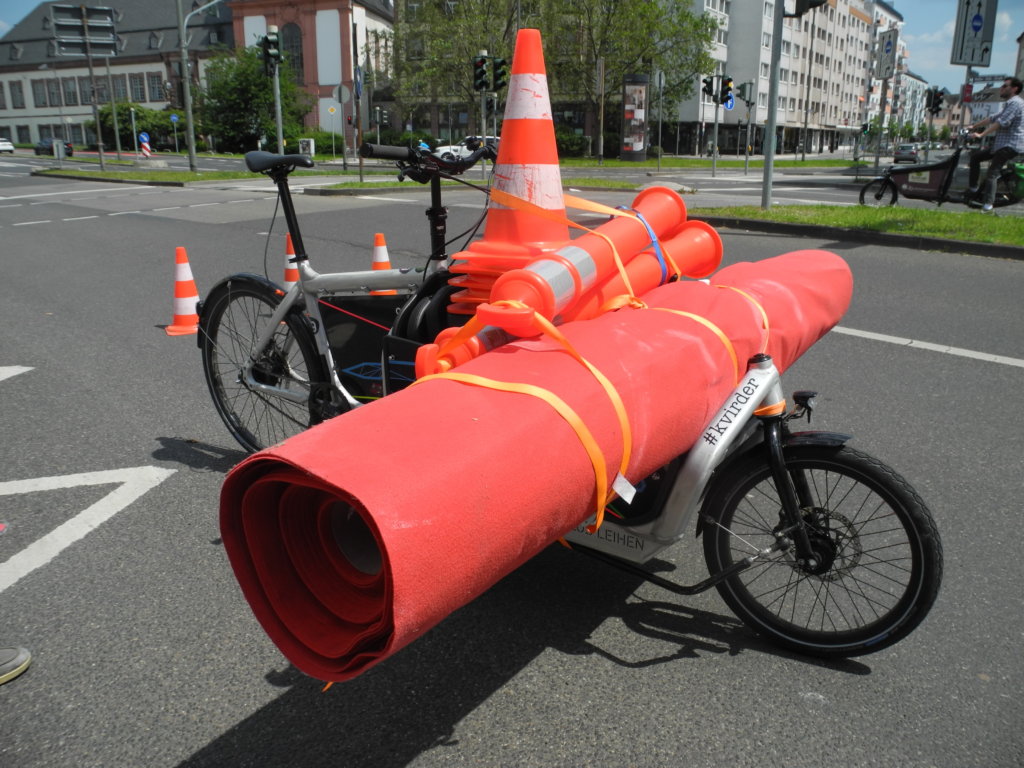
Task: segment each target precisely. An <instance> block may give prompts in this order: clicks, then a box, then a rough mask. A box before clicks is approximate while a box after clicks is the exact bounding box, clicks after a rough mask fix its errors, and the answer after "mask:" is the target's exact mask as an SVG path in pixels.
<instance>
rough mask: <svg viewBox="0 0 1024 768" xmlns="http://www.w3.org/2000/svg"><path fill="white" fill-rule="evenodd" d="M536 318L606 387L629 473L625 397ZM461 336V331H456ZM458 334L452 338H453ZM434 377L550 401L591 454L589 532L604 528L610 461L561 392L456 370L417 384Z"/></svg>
mask: <svg viewBox="0 0 1024 768" xmlns="http://www.w3.org/2000/svg"><path fill="white" fill-rule="evenodd" d="M507 303H508V304H509V305H520V307H522V306H525V305H522V304H520V302H507ZM534 321H535V322H536V323H537V325H538V326H539V327H540V328H541V330H542V332H543V333H544V334H546V335H548V336H550V337H551V338H552V339H554V340H555V341H556V342H558V344H559V345H560V346H561V347H562V348H563V349H564V350H565V351H566V352H568V353H569V354H570V355H571V356H572V357H573V359H574V360H576V361H577V362H578V363H580V365H582V366H584V367H585V368H586V369H587V370H588V371H590V373H591V374H592V375H593V376H594V378H595V379H597V381H598V383H599V384H600V385H601V386H602V387H603V388H604V391H605V392H606V393H607V395H608V399H609V400H611V403H612V407H613V408H614V409H615V415H616V416H617V417H618V419H619V428H620V430H621V432H622V460H621V462H620V463H619V475H621V476H622V477H623V478H625V476H626V470H627V469H628V468H629V460H630V458H631V455H632V452H633V433H632V430H631V429H630V426H629V417H628V415H627V414H626V406H625V404H624V403H623V402H622V397H621V396H620V395H619V393H618V391H617V390H616V389H615V387H614V386H613V385H612V383H611V382H610V381H609V380H608V377H607V376H605V375H604V374H603V373H601V371H599V370H598V369H597V368H596V367H595V366H594V365H593V364H592V363H590V362H589V361H588V360H586V359H585V358H583V356H582V355H580V353H579V352H577V351H576V349H575V348H574V347H573V346H572V344H571V342H570V341H569V340H568V339H567V338H565V336H564V335H563V334H562V332H561V331H559V330H558V328H556V327H555V325H554V324H553V323H552V322H551V321H549V320H548V319H547V318H545V317H544V316H543V315H541V314H540V313H538V312H534ZM456 335H458V334H456ZM454 339H455V337H452V341H454ZM431 379H451V380H452V381H458V382H461V383H463V384H470V385H472V386H477V387H486V388H489V389H495V390H498V391H502V392H516V393H519V394H524V395H530V396H532V397H536V398H539V399H541V400H543V401H544V402H546V403H548V404H549V405H550V406H551V407H552V408H554V409H555V411H556V412H557V413H558V415H559V416H561V417H562V418H563V419H565V421H566V422H568V424H569V426H571V427H572V428H573V430H574V431H575V432H576V435H577V437H579V440H580V443H582V444H583V448H584V450H585V451H586V452H587V455H588V456H589V457H590V462H591V464H592V465H593V467H594V475H595V477H596V480H597V493H596V500H597V501H596V504H597V517H596V519H595V521H594V524H593V525H592V526H588V528H587V531H588V533H593V532H594V531H596V530H597V529H598V528H600V527H601V523H602V522H603V521H604V507H605V505H606V504H607V503H608V502H609V501H611V499H612V497H613V496H614V495H615V491H614V490H609V488H608V469H607V463H606V462H605V459H604V455H603V454H602V453H601V448H600V446H599V445H598V443H597V441H596V440H595V439H594V436H593V434H592V433H591V432H590V429H589V428H588V427H587V425H586V423H585V422H584V421H583V419H581V418H580V416H579V415H578V414H577V413H576V412H575V411H574V410H573V409H572V408H571V407H570V406H569V405H568V404H567V403H566V402H565V401H564V400H562V398H560V397H559V396H558V395H556V394H555V393H554V392H552V391H550V390H548V389H544V388H543V387H539V386H537V385H535V384H524V383H521V382H509V381H497V380H495V379H489V378H486V377H484V376H477V375H475V374H469V373H459V372H457V371H447V372H445V373H434V374H430V375H428V376H423V377H421V378H419V379H417V380H416V381H415V382H414V384H419V383H420V382H423V381H429V380H431Z"/></svg>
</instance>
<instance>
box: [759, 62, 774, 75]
mask: <svg viewBox="0 0 1024 768" xmlns="http://www.w3.org/2000/svg"><path fill="white" fill-rule="evenodd" d="M771 73H772V68H771V65H770V64H769V63H768V62H767V61H762V62H761V77H771Z"/></svg>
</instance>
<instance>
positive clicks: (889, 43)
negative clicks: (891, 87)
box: [875, 29, 900, 80]
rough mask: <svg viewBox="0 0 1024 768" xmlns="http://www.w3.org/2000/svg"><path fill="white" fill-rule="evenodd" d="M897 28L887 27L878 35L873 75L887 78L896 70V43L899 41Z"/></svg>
mask: <svg viewBox="0 0 1024 768" xmlns="http://www.w3.org/2000/svg"><path fill="white" fill-rule="evenodd" d="M899 34H900V33H899V30H898V29H887V30H885V32H883V33H882V34H880V35H879V36H878V66H877V67H876V68H875V77H877V78H878V79H879V80H888V79H889V78H890V77H892V76H893V75H894V74H895V72H896V45H897V43H898V42H899V39H900V38H899Z"/></svg>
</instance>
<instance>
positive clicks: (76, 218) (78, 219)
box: [61, 214, 99, 221]
mask: <svg viewBox="0 0 1024 768" xmlns="http://www.w3.org/2000/svg"><path fill="white" fill-rule="evenodd" d="M98 218H99V214H97V215H95V216H72V217H71V218H69V219H61V221H85V220H86V219H98Z"/></svg>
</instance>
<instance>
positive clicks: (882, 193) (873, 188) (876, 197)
mask: <svg viewBox="0 0 1024 768" xmlns="http://www.w3.org/2000/svg"><path fill="white" fill-rule="evenodd" d="M860 204H861V205H867V206H871V207H873V208H884V207H886V206H890V205H896V185H895V184H893V183H892V182H891V181H889V180H888V179H872V180H871V181H869V182H868V183H867V184H865V185H864V186H863V187H862V188H861V190H860Z"/></svg>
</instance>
